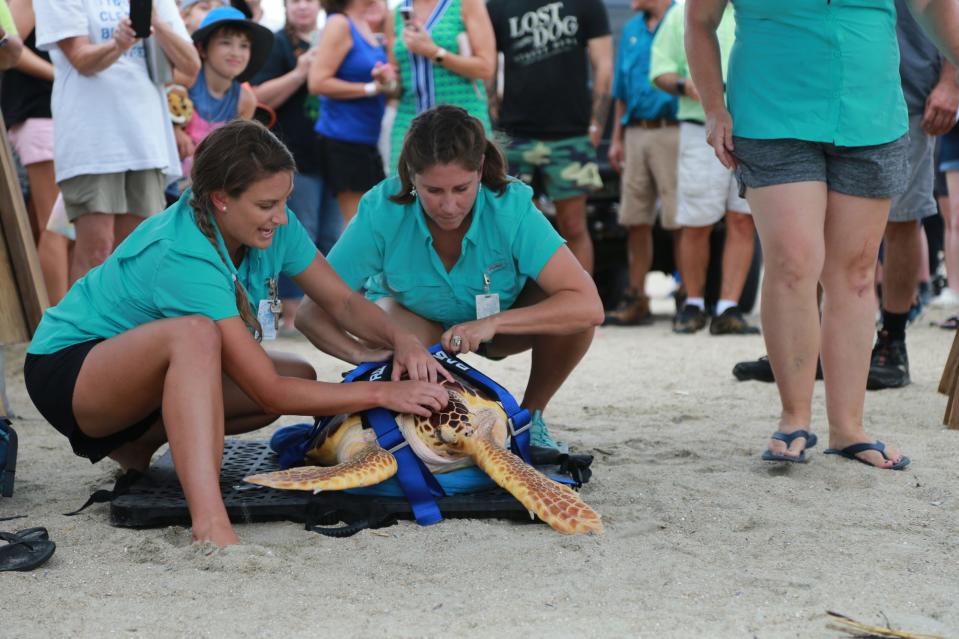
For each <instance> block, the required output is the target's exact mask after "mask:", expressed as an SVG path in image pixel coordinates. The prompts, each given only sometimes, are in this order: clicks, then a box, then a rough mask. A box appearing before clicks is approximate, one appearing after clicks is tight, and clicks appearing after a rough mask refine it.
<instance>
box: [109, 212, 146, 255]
mask: <svg viewBox="0 0 959 639" xmlns="http://www.w3.org/2000/svg"><path fill="white" fill-rule="evenodd" d="M145 219H146V218H145V217H140V216H139V215H132V214H130V213H124V214H123V215H117V216H116V220H115V222H114V227H113V228H114V233H113V248H116V247H118V246H120V242H122V241H123V240H125V239H127V237H128V236H129V235H130V233H133V231H134V230H135V229H136V227H138V226H140V224H142V223H143V220H145Z"/></svg>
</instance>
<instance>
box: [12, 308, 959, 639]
mask: <svg viewBox="0 0 959 639" xmlns="http://www.w3.org/2000/svg"><path fill="white" fill-rule="evenodd" d="M941 318H942V313H939V314H934V313H929V314H927V315H926V316H925V317H923V318H921V319H920V320H919V322H918V323H917V325H916V326H915V327H914V328H912V329H911V330H910V333H909V355H910V360H911V366H912V371H911V372H912V379H913V383H912V385H910V386H909V387H907V388H904V389H900V390H886V391H881V392H871V393H869V394H868V395H867V398H866V415H867V417H866V419H867V424H868V428H869V429H870V431H871V432H873V433H874V434H876V435H878V436H880V437H881V438H882V439H884V440H885V441H886V442H889V443H895V444H897V445H902V446H903V448H904V449H905V451H906V452H907V453H908V454H909V455H910V456H911V457H912V459H913V464H912V465H911V466H910V467H909V468H908V469H907V470H906V471H904V472H880V471H876V470H871V469H869V468H867V467H866V466H863V465H860V464H856V463H853V462H848V461H843V460H840V459H838V458H835V457H826V456H823V455H822V453H821V451H822V449H823V448H824V447H825V446H823V445H820V446H819V447H818V448H817V449H816V450H815V451H814V452H813V454H812V455H811V462H810V463H809V464H806V465H789V466H788V467H785V468H783V467H780V466H777V465H767V464H765V463H763V462H761V461H760V460H759V454H760V452H761V451H762V450H763V447H764V445H765V439H766V437H767V436H768V435H769V433H771V432H772V431H773V430H774V425H775V423H776V419H777V416H778V410H779V404H778V396H777V393H776V389H775V387H774V386H773V385H770V384H762V383H756V382H737V381H736V380H735V379H734V378H733V377H732V375H731V372H730V371H731V368H732V365H733V364H734V363H735V362H736V361H739V360H743V359H751V358H755V357H757V356H758V355H760V354H762V353H763V352H764V347H763V343H762V338H760V337H713V336H710V335H708V334H699V335H694V336H682V337H681V336H673V335H672V334H671V333H670V330H669V323H668V319H667V318H666V316H665V315H664V316H663V317H661V318H660V321H658V322H657V323H656V324H655V325H653V326H650V327H642V328H623V329H620V328H604V329H601V330H599V331H598V333H597V337H596V340H595V342H594V344H593V347H592V349H591V351H590V353H589V354H588V355H587V357H586V359H585V360H584V362H583V363H582V365H581V366H580V368H578V369H577V370H576V372H575V373H574V375H573V377H572V378H571V379H570V380H569V382H568V384H567V385H566V386H565V387H564V388H563V389H562V390H561V391H560V393H559V395H558V396H557V397H556V398H555V399H554V401H553V403H552V405H551V406H550V409H549V411H548V413H547V417H548V419H549V420H550V423H551V428H552V430H553V432H554V434H555V435H558V436H559V438H560V439H562V440H565V441H568V442H570V443H571V444H572V445H573V446H574V447H575V448H579V449H586V450H592V451H593V452H594V453H595V454H596V460H595V462H594V465H593V469H594V472H595V474H594V477H593V480H592V481H591V482H590V483H589V484H588V485H587V486H586V487H585V488H584V490H583V493H582V494H583V496H584V498H585V499H586V500H587V501H588V502H589V503H590V504H591V505H592V506H593V507H595V508H596V509H597V510H598V511H599V512H600V513H602V515H603V517H604V521H605V523H606V533H605V534H603V535H599V536H589V537H566V536H562V535H559V534H557V533H555V532H553V531H552V530H550V529H549V528H547V527H546V526H543V525H529V524H520V523H510V522H505V521H497V520H485V521H478V520H459V521H444V522H442V523H440V524H438V525H435V526H431V527H428V528H421V527H419V526H417V525H415V524H413V523H408V522H402V523H400V524H398V525H396V526H393V527H390V528H386V529H381V530H377V531H364V532H361V533H359V534H357V535H356V536H355V537H351V538H348V539H330V538H326V537H322V536H320V535H316V534H314V533H311V532H307V531H305V530H303V529H302V526H300V525H298V524H294V523H289V522H276V523H265V524H252V525H242V526H239V527H238V532H239V535H240V537H241V539H242V540H243V542H244V543H243V544H242V545H239V546H235V547H231V548H229V549H226V550H222V551H215V550H213V549H211V548H209V547H203V546H197V545H194V544H191V541H190V533H189V530H187V529H184V528H178V527H173V528H165V529H154V530H127V529H120V528H113V527H111V526H110V525H109V521H108V520H109V515H108V507H107V506H103V505H101V506H94V507H92V508H90V509H88V510H87V511H86V512H84V513H83V514H81V515H79V516H77V517H65V516H63V515H61V513H63V512H66V511H69V510H72V509H74V508H76V507H78V506H79V505H80V504H81V503H82V502H83V501H84V500H85V499H86V497H87V495H88V494H89V493H90V492H91V491H92V490H94V489H95V488H98V487H105V486H108V485H109V484H110V482H111V479H112V477H113V475H114V472H115V471H116V466H115V465H114V464H112V462H104V463H101V464H98V465H91V464H89V463H86V462H85V461H84V460H81V459H79V458H76V457H74V456H73V455H72V453H71V452H70V451H69V448H68V445H67V443H66V441H65V440H63V438H62V437H61V436H60V435H59V434H57V433H56V432H55V431H54V430H53V429H52V428H51V427H50V426H48V425H47V424H46V423H45V422H44V421H43V420H42V418H40V417H39V415H38V414H37V412H36V410H35V409H34V408H33V406H32V405H31V404H30V403H29V400H28V398H27V396H26V392H25V390H24V386H23V376H22V363H23V352H24V349H23V347H22V346H19V347H7V348H6V351H5V352H6V359H7V366H6V369H7V370H6V375H7V390H8V393H9V395H10V399H11V403H12V405H13V408H14V410H15V411H16V412H17V414H18V420H17V421H16V426H17V428H18V430H19V432H20V436H21V442H22V443H21V456H20V464H19V469H18V474H17V486H16V495H15V497H14V499H12V500H9V499H4V500H0V517H3V516H10V515H14V514H25V515H27V517H26V518H25V519H21V520H17V521H8V522H3V523H2V524H0V528H3V529H4V530H14V529H19V528H24V527H27V526H35V525H43V526H46V527H47V528H49V529H50V534H51V537H52V538H53V539H54V540H55V541H56V543H57V552H56V554H55V555H54V557H53V558H52V559H51V560H50V561H49V563H47V564H46V565H45V566H43V567H42V568H40V569H38V570H35V571H33V572H28V573H5V574H4V575H3V576H2V577H0V584H2V591H0V637H4V638H12V637H48V636H57V637H60V636H62V637H103V636H124V637H171V636H190V637H221V636H230V637H266V636H270V637H283V636H289V637H306V636H311V637H314V636H320V637H358V636H374V635H376V634H382V633H388V635H389V636H391V637H440V636H444V637H450V636H452V637H456V636H478V637H486V636H494V635H495V636H500V637H520V636H524V637H527V636H528V637H545V636H551V637H552V636H555V637H582V636H589V637H623V636H635V637H657V638H658V637H763V638H765V637H837V636H842V635H841V633H839V632H838V631H836V630H831V629H829V628H828V626H827V623H828V620H827V618H826V611H827V610H836V611H839V612H842V613H844V614H847V615H850V616H852V617H854V618H856V619H859V620H861V621H864V622H868V623H874V624H879V625H885V623H886V621H887V620H888V623H889V624H891V625H892V626H894V627H898V628H904V629H907V630H911V631H914V632H926V633H937V634H941V635H944V636H952V637H955V636H959V606H957V605H956V599H957V596H959V563H957V562H956V556H957V552H959V499H957V496H959V495H957V479H959V464H957V462H956V460H957V459H959V431H949V430H946V429H944V428H943V427H942V426H941V425H940V424H941V419H942V414H943V410H944V407H945V397H943V396H942V395H938V394H936V387H937V385H938V381H939V376H940V373H941V371H942V367H943V364H944V362H945V359H946V355H947V353H948V350H949V346H950V344H951V342H952V334H951V333H949V332H947V331H943V330H941V329H939V328H935V327H932V326H930V320H937V319H941ZM276 346H277V348H278V349H280V350H292V351H296V352H299V353H302V354H303V355H305V356H306V357H308V358H309V359H310V360H311V361H312V362H313V363H314V364H315V365H316V367H317V369H318V370H319V372H320V374H321V377H323V378H325V379H328V380H334V379H338V374H339V372H340V371H342V370H344V369H345V368H346V367H345V366H344V365H343V364H341V363H339V362H336V361H334V360H332V359H330V358H328V357H325V356H322V355H320V354H318V353H316V352H315V351H314V350H313V349H312V348H311V347H310V346H309V345H308V344H307V343H306V342H304V341H296V340H280V341H278V342H277V344H276ZM472 361H473V362H474V363H476V364H477V365H478V366H480V369H481V370H483V371H484V372H487V373H489V374H491V375H493V376H494V377H495V378H496V379H498V380H499V381H500V382H502V383H504V384H505V385H506V386H507V387H509V388H511V389H512V390H514V392H517V393H520V392H521V391H522V388H523V386H524V383H525V376H526V371H527V367H528V358H526V357H522V356H519V357H514V358H510V359H508V360H506V361H503V362H488V361H484V360H478V359H473V360H472ZM294 421H298V420H297V419H296V418H286V419H285V420H284V423H290V422H294ZM813 428H814V430H816V431H818V432H819V433H820V434H821V435H822V434H824V433H825V415H824V408H823V389H822V384H821V383H820V384H817V389H816V395H815V413H814V424H813ZM269 430H270V429H266V430H264V431H260V432H259V433H256V434H255V435H254V436H255V437H265V436H266V435H267V433H268V432H269Z"/></svg>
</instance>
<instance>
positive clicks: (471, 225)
mask: <svg viewBox="0 0 959 639" xmlns="http://www.w3.org/2000/svg"><path fill="white" fill-rule="evenodd" d="M398 169H399V175H398V176H397V177H394V178H389V179H387V180H385V181H383V182H381V183H380V184H379V185H378V186H376V187H374V188H373V189H372V190H370V191H369V192H368V193H367V194H366V195H365V196H364V197H363V199H362V200H361V201H360V207H359V211H358V213H357V216H356V217H355V218H354V219H353V221H352V222H350V225H349V226H348V227H347V228H346V230H345V231H344V232H343V235H342V236H341V237H340V239H339V241H338V242H337V243H336V245H334V247H333V249H332V250H331V251H330V254H329V259H330V264H331V265H332V266H333V268H334V269H336V271H337V272H338V273H339V274H340V276H341V277H342V278H343V279H344V280H345V281H346V283H347V284H348V285H349V286H350V287H352V288H354V289H357V290H359V289H364V290H365V294H366V297H367V299H370V300H374V301H376V303H377V304H378V305H379V306H380V307H381V308H383V309H384V310H385V311H386V312H387V313H388V314H389V315H390V317H391V318H392V319H393V320H394V321H396V322H397V323H398V324H400V325H401V326H405V327H406V328H408V329H409V330H411V331H412V332H413V333H415V334H416V335H417V336H419V338H420V339H421V340H422V342H423V344H431V343H435V342H442V344H443V347H444V348H445V349H447V351H448V352H451V353H468V352H471V351H472V352H477V353H479V354H481V355H484V356H486V357H490V358H494V359H500V358H503V357H506V356H507V355H512V354H514V353H519V352H521V351H525V350H531V351H532V368H531V370H530V374H529V381H528V383H527V386H526V393H525V396H524V398H523V406H524V407H525V408H528V409H529V410H530V412H531V413H533V427H532V430H531V433H532V442H533V444H534V445H538V446H541V447H555V445H556V444H555V442H553V441H552V439H551V438H550V436H549V433H548V430H547V428H546V424H545V422H544V421H543V418H542V411H543V410H544V409H545V408H546V404H547V403H548V402H549V400H550V399H551V398H552V397H553V395H554V394H555V393H556V391H557V390H559V388H560V386H561V385H562V384H563V382H565V381H566V378H567V377H568V376H569V374H570V373H571V372H572V371H573V369H574V368H575V367H576V365H577V364H578V363H579V361H580V359H581V358H582V357H583V355H585V353H586V351H587V349H588V348H589V345H590V343H591V342H592V339H593V329H594V327H595V326H596V325H598V324H600V323H601V322H602V321H603V307H602V303H601V302H600V299H599V294H598V293H597V292H596V286H595V285H594V284H593V281H592V279H590V277H589V275H588V274H587V273H586V272H585V271H584V270H583V268H582V266H580V264H579V262H578V261H577V260H576V258H575V257H573V254H572V253H571V252H570V250H569V249H568V248H567V247H566V246H565V245H564V243H563V238H561V237H560V235H559V234H558V233H557V232H556V231H555V230H554V229H553V227H552V226H551V225H550V223H549V221H548V220H547V219H546V218H545V217H544V216H543V214H542V213H540V212H539V210H537V209H536V207H535V206H533V197H532V195H533V194H532V191H531V190H530V188H529V187H528V186H526V185H524V184H523V183H522V182H519V181H517V180H512V179H510V178H508V177H507V175H506V163H505V161H504V159H503V156H502V154H501V153H500V151H499V149H497V148H496V146H495V145H494V144H493V143H492V142H490V141H489V140H488V139H487V138H486V134H485V132H484V129H483V125H482V123H481V122H480V121H479V120H478V119H476V118H475V117H473V116H471V115H469V114H468V113H467V112H466V111H465V110H463V109H461V108H459V107H454V106H448V105H444V106H438V107H436V108H434V109H431V110H429V111H426V112H424V113H422V114H420V115H419V116H417V117H416V119H414V120H413V123H412V124H411V126H410V129H409V132H408V133H407V135H406V139H405V142H404V143H403V150H402V152H401V153H400V159H399V165H398ZM333 320H334V318H333V317H331V316H330V314H329V312H328V309H324V308H322V307H321V306H319V305H317V304H306V305H304V306H302V307H301V308H300V311H299V312H298V313H297V319H296V325H297V328H299V329H300V330H301V331H302V332H303V333H304V334H305V335H306V336H307V337H309V338H310V340H311V341H312V342H313V343H314V344H315V345H316V346H317V347H318V348H320V349H321V350H324V351H326V352H329V353H331V354H333V355H337V356H339V357H343V358H344V359H348V360H353V361H356V358H355V356H351V355H350V353H351V351H352V350H353V349H362V348H363V345H362V343H361V342H358V341H357V340H355V339H352V337H351V336H350V335H347V334H344V333H343V332H342V331H339V330H337V328H336V326H335V322H334V321H333Z"/></svg>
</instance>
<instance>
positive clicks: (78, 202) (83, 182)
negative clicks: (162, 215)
mask: <svg viewBox="0 0 959 639" xmlns="http://www.w3.org/2000/svg"><path fill="white" fill-rule="evenodd" d="M59 186H60V192H61V193H63V203H64V205H65V206H66V209H67V217H68V218H69V220H70V221H71V222H73V221H74V220H76V219H77V218H78V217H80V216H81V215H86V214H87V213H109V214H114V215H122V214H124V213H132V214H133V215H139V216H140V217H149V216H151V215H153V214H154V213H159V212H160V211H162V210H163V209H164V207H165V206H166V199H165V198H164V197H163V187H164V186H165V179H164V177H163V171H161V170H160V169H146V170H143V171H126V172H125V173H95V174H91V175H77V176H74V177H72V178H69V179H67V180H64V181H63V182H60V184H59Z"/></svg>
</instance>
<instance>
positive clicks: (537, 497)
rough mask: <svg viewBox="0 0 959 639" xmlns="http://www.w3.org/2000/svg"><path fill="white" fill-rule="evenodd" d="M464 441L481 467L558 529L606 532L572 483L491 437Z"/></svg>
mask: <svg viewBox="0 0 959 639" xmlns="http://www.w3.org/2000/svg"><path fill="white" fill-rule="evenodd" d="M460 441H461V443H462V446H463V448H464V450H465V451H466V452H467V453H468V454H469V455H470V456H471V457H472V458H473V460H474V461H475V462H476V465H477V466H479V467H480V468H481V469H483V471H484V472H485V473H486V474H487V475H489V476H490V478H491V479H492V480H493V481H495V482H496V483H497V484H498V485H499V486H500V487H501V488H503V489H504V490H506V491H507V492H509V493H510V494H511V495H513V497H516V499H517V500H519V502H520V503H521V504H523V505H524V506H526V508H527V509H528V510H529V511H530V512H531V513H534V514H535V515H536V516H537V517H539V518H540V519H542V520H543V521H544V522H546V523H547V524H549V525H550V526H551V527H552V528H553V529H554V530H557V531H559V532H561V533H567V534H570V535H578V534H585V533H590V532H595V533H600V532H603V522H602V519H601V518H600V516H599V514H598V513H597V512H596V511H594V510H593V509H592V508H590V507H589V506H587V505H586V502H584V501H583V500H582V499H580V497H579V495H578V494H577V493H576V492H575V491H574V490H572V489H571V488H569V487H568V486H564V485H563V484H560V483H557V482H555V481H553V480H552V479H550V478H548V477H546V476H545V475H543V474H542V473H541V472H539V471H538V470H536V469H535V468H533V467H532V466H529V465H527V464H526V463H524V462H523V460H521V459H520V458H519V457H517V456H516V455H514V454H513V453H511V452H509V451H508V450H506V449H504V448H501V447H499V446H497V445H496V444H494V443H493V442H492V441H491V440H490V439H489V438H488V437H483V436H478V437H464V438H461V439H460Z"/></svg>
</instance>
